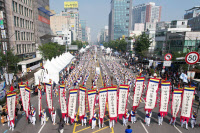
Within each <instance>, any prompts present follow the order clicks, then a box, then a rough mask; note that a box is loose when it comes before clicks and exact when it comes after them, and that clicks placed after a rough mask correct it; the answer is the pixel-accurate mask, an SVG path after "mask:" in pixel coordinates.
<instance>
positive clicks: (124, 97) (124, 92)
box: [118, 85, 129, 119]
mask: <svg viewBox="0 0 200 133" xmlns="http://www.w3.org/2000/svg"><path fill="white" fill-rule="evenodd" d="M128 91H129V85H120V86H119V101H118V116H119V119H122V117H123V115H124V114H125V113H126V107H127V101H128Z"/></svg>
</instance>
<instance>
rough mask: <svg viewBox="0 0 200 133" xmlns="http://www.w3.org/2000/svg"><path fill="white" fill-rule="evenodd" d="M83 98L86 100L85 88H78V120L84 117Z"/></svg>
mask: <svg viewBox="0 0 200 133" xmlns="http://www.w3.org/2000/svg"><path fill="white" fill-rule="evenodd" d="M85 98H86V88H84V87H80V88H79V99H78V103H79V119H80V120H82V119H83V118H84V116H85V108H86V106H85Z"/></svg>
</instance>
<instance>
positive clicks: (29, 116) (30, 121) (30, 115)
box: [28, 110, 33, 124]
mask: <svg viewBox="0 0 200 133" xmlns="http://www.w3.org/2000/svg"><path fill="white" fill-rule="evenodd" d="M28 119H29V121H28V124H29V123H33V122H32V114H31V110H29V113H28Z"/></svg>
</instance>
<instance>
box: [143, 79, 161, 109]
mask: <svg viewBox="0 0 200 133" xmlns="http://www.w3.org/2000/svg"><path fill="white" fill-rule="evenodd" d="M159 82H160V79H156V78H150V80H149V84H148V89H147V93H146V101H145V110H148V112H151V110H153V109H154V107H155V106H156V100H157V93H158V85H159Z"/></svg>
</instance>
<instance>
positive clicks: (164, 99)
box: [160, 82, 171, 116]
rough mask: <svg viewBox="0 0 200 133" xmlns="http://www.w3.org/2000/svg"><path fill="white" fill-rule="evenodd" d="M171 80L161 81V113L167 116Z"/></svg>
mask: <svg viewBox="0 0 200 133" xmlns="http://www.w3.org/2000/svg"><path fill="white" fill-rule="evenodd" d="M170 86H171V83H170V82H162V83H161V92H160V115H161V116H166V115H167V112H168V105H169V96H170Z"/></svg>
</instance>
